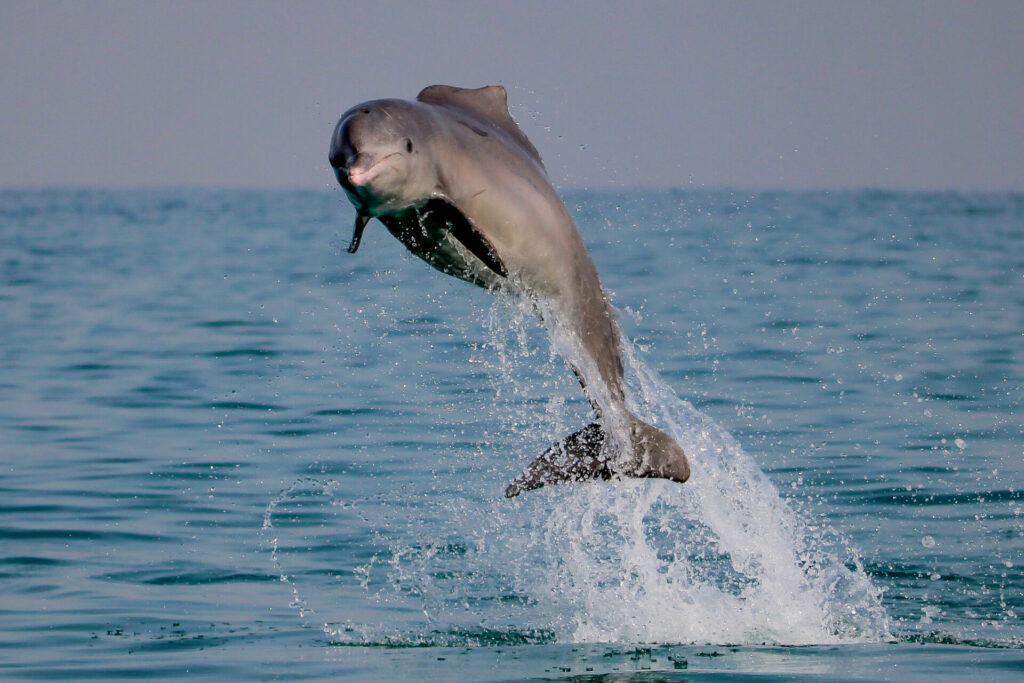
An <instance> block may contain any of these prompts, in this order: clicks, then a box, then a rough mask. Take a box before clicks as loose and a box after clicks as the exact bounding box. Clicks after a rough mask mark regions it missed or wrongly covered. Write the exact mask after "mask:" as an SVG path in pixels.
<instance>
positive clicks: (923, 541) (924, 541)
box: [921, 536, 935, 548]
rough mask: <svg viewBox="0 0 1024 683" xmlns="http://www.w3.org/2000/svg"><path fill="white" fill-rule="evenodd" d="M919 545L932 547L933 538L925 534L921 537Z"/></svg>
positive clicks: (933, 543)
mask: <svg viewBox="0 0 1024 683" xmlns="http://www.w3.org/2000/svg"><path fill="white" fill-rule="evenodd" d="M921 545H923V546H924V547H925V548H934V547H935V538H933V537H932V536H925V537H924V538H922V539H921Z"/></svg>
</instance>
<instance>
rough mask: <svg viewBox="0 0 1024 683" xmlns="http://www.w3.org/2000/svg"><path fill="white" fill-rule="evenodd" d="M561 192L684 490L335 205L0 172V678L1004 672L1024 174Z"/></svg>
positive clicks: (325, 198)
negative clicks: (597, 478)
mask: <svg viewBox="0 0 1024 683" xmlns="http://www.w3.org/2000/svg"><path fill="white" fill-rule="evenodd" d="M565 196H566V201H567V205H568V207H569V209H570V212H571V213H572V214H573V216H574V217H575V219H576V221H577V224H578V225H579V228H580V230H581V232H582V234H583V236H584V239H585V241H586V242H587V244H588V246H589V248H590V250H591V253H592V255H593V257H594V260H595V262H596V264H597V266H598V270H599V272H600V273H601V276H602V280H603V282H604V284H605V286H606V288H607V289H608V290H609V292H610V294H611V296H612V300H613V302H614V304H615V306H616V308H617V310H618V313H619V317H620V322H621V324H622V327H623V330H624V334H625V336H626V337H627V341H626V344H625V346H626V352H627V353H626V356H627V365H628V368H627V382H628V385H629V389H630V403H631V408H632V409H633V410H634V412H636V413H637V414H638V415H640V416H641V417H643V418H644V419H645V420H647V421H649V422H651V423H652V424H655V425H657V426H658V427H660V428H661V429H663V430H665V431H667V432H668V433H670V434H671V435H672V436H673V437H675V438H676V439H677V440H678V441H679V443H680V444H681V445H682V446H683V447H684V448H685V449H686V451H687V453H688V454H689V456H690V458H691V463H692V466H693V476H692V479H691V481H690V482H689V483H687V484H685V485H677V484H673V483H670V482H665V481H621V482H609V483H592V484H580V485H567V486H556V487H550V488H545V489H541V490H538V491H534V492H530V493H528V494H524V495H522V496H520V497H518V498H515V499H511V500H508V499H505V498H504V497H503V496H502V491H503V490H504V487H505V485H506V484H507V483H508V482H509V481H510V480H511V479H512V478H513V477H514V476H515V475H516V474H517V473H518V472H519V471H520V470H521V469H522V468H523V467H525V466H526V465H527V464H529V462H531V461H532V460H533V458H535V457H536V456H537V455H538V454H539V453H540V452H542V451H543V450H544V449H545V448H547V447H548V446H549V445H550V444H551V443H553V442H555V441H557V440H559V439H561V438H563V437H564V436H565V435H567V434H569V433H571V432H573V431H575V430H576V429H579V428H580V427H581V426H583V425H585V424H587V422H589V421H590V420H591V419H592V418H593V416H592V414H591V413H590V406H589V404H588V402H587V401H586V399H585V397H584V396H583V394H582V392H581V390H580V389H579V386H578V385H577V383H576V381H575V379H574V378H573V376H572V373H571V372H570V371H569V370H568V368H567V366H565V364H564V363H563V362H562V360H561V359H560V358H559V356H558V354H557V353H555V349H557V348H558V340H557V339H556V340H554V343H552V340H551V339H549V338H548V336H547V334H546V332H545V331H544V330H543V329H541V328H540V327H539V326H538V325H537V323H536V321H535V319H534V317H533V315H532V313H531V312H530V310H529V309H528V307H525V306H523V305H522V303H521V302H518V301H516V300H515V299H514V298H512V297H510V296H507V295H500V296H497V297H496V296H493V295H492V294H490V293H488V292H486V291H484V290H481V289H478V288H475V287H473V286H472V285H469V284H466V283H463V282H460V281H457V280H454V279H452V278H450V277H445V276H443V275H442V274H440V273H438V272H436V271H433V270H432V269H430V268H429V266H427V265H426V264H424V263H422V262H421V261H419V260H417V259H415V258H413V257H411V256H409V255H407V254H406V253H405V252H404V249H403V247H402V246H401V245H400V244H398V243H397V242H396V241H395V240H393V239H392V238H391V237H390V236H388V235H387V234H386V232H385V231H384V230H382V229H377V230H374V229H373V225H371V226H370V227H369V228H368V231H367V234H366V237H365V239H364V242H363V246H362V248H361V249H360V251H359V253H358V254H356V255H349V254H347V253H344V246H345V244H346V242H347V239H348V236H349V231H350V227H351V221H352V219H353V215H352V211H351V209H350V208H349V206H348V204H347V202H346V201H345V200H344V197H343V196H342V195H341V193H340V191H324V192H297V191H296V192H291V191H279V192H256V191H212V190H211V191H195V190H188V191H171V190H167V191H118V192H106V191H94V190H93V191H89V190H80V191H79V190H45V191H43V190H40V191H6V192H2V193H0V363H2V365H0V368H2V375H0V538H2V539H3V544H2V546H0V588H2V590H0V677H3V678H5V679H14V678H33V679H52V678H74V679H84V678H99V679H108V678H112V677H122V678H124V677H128V678H134V677H171V676H180V675H184V674H185V673H190V674H193V675H195V674H200V675H206V676H208V677H216V678H225V677H226V678H236V679H246V680H251V679H273V678H287V679H308V678H329V679H332V680H352V681H363V680H424V679H426V680H520V679H527V678H545V679H562V678H564V679H572V680H634V679H635V680H651V679H652V678H651V677H654V678H655V679H658V680H664V679H669V680H675V679H678V680H682V679H684V678H686V679H689V678H695V677H702V676H709V677H714V676H719V675H738V674H744V675H750V676H764V677H779V678H783V679H792V678H800V677H809V678H816V677H817V678H820V677H825V678H829V679H833V678H843V677H848V678H859V677H867V678H876V679H877V678H888V679H892V680H908V679H925V678H928V679H933V678H934V677H935V676H937V675H949V676H953V675H961V676H972V675H974V676H982V677H984V678H987V679H1001V678H1003V679H1013V678H1015V677H1019V676H1021V675H1024V623H1022V620H1021V617H1022V612H1024V540H1022V536H1024V420H1022V418H1021V405H1022V402H1024V370H1022V368H1024V336H1022V335H1024V196H1021V195H1015V194H960V193H893V192H877V191H848V192H806V193H767V192H741V191H706V190H697V189H687V190H658V191H654V190H640V191H629V192H625V191H623V192H588V191H570V192H567V193H565ZM379 227H380V226H378V228H379Z"/></svg>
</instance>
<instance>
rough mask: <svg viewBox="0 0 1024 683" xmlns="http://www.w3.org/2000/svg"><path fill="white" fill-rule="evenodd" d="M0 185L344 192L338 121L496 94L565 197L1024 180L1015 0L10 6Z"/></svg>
mask: <svg viewBox="0 0 1024 683" xmlns="http://www.w3.org/2000/svg"><path fill="white" fill-rule="evenodd" d="M0 64H2V65H3V66H2V68H0V103H2V104H0V106H2V116H0V144H2V154H0V187H52V186H74V187H165V186H169V187H253V188H271V187H280V188H320V189H326V188H332V187H334V186H335V180H334V177H333V174H332V172H331V169H330V167H329V165H328V163H327V154H328V147H329V143H330V137H331V132H332V130H333V128H334V125H335V123H336V121H337V119H338V116H339V115H340V114H341V113H342V112H343V111H344V110H346V109H348V108H349V107H351V106H352V105H354V104H357V103H358V102H361V101H365V100H368V99H375V98H380V97H402V98H408V99H412V98H414V97H415V96H416V94H417V93H418V92H419V90H420V89H422V88H423V87H425V86H427V85H431V84H435V83H444V84H449V85H457V86H461V87H479V86H483V85H491V84H498V85H503V86H505V88H506V89H507V90H508V93H509V104H510V110H511V112H512V115H513V117H514V118H515V119H516V120H517V121H518V122H519V124H520V126H521V127H522V128H523V130H524V131H525V132H526V134H527V135H528V136H529V137H530V138H531V140H533V142H534V144H535V146H536V147H537V148H538V149H539V150H540V152H541V155H542V156H543V158H544V161H545V163H546V165H547V168H548V173H549V175H550V176H551V179H552V181H553V182H554V183H555V184H556V186H558V187H586V188H631V187H638V186H648V187H685V186H697V187H733V188H750V189H802V188H819V189H820V188H836V189H838V188H859V187H873V188H892V189H943V190H944V189H953V190H966V191H969V190H1007V189H1011V190H1024V2H1021V1H1020V0H1002V1H1001V0H988V1H984V2H947V1H943V0H927V1H923V2H922V1H912V0H905V1H899V2H897V1H892V0H887V1H884V2H873V1H869V0H859V1H857V2H853V1H849V2H793V1H789V0H780V1H775V2H691V1H686V0H682V1H676V2H644V1H641V0H633V1H632V2H604V1H598V0H595V1H592V2H585V3H583V2H547V1H545V2H532V1H516V2H486V1H480V0H478V1H473V2H460V1H457V0H434V1H431V2H419V1H411V2H404V3H403V2H304V1H291V2H287V3H285V2H188V1H184V2H159V1H158V2H141V1H139V2H111V1H107V0H94V1H90V2H72V1H67V2H49V1H32V2H25V1H22V0H5V1H4V2H2V3H0Z"/></svg>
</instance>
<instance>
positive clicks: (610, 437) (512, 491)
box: [330, 85, 690, 497]
mask: <svg viewBox="0 0 1024 683" xmlns="http://www.w3.org/2000/svg"><path fill="white" fill-rule="evenodd" d="M506 97H507V96H506V93H505V89H504V88H503V87H501V86H496V85H492V86H487V87H483V88H477V89H464V88H454V87H451V86H447V85H432V86H430V87H428V88H425V89H424V90H423V91H421V92H420V94H419V95H418V96H417V97H416V100H415V101H407V100H398V99H382V100H373V101H370V102H364V103H363V104H359V105H356V106H355V107H353V108H351V109H349V110H348V111H347V112H345V113H344V114H343V115H342V117H341V119H340V120H339V121H338V125H337V127H336V128H335V129H334V135H333V137H332V139H331V151H330V163H331V166H332V167H333V168H334V173H335V175H336V176H337V178H338V182H339V183H340V184H341V186H342V188H344V190H345V193H346V194H347V195H348V198H349V200H350V201H351V202H352V204H353V206H354V207H355V209H356V214H357V216H356V222H355V229H354V232H353V235H352V242H351V244H350V245H349V248H348V250H349V252H352V253H354V252H355V251H356V249H357V248H358V247H359V242H360V239H361V238H362V234H363V229H364V228H365V227H366V224H367V222H368V221H369V220H370V219H371V218H376V219H378V220H379V221H380V222H381V223H383V224H384V226H385V227H386V228H387V229H388V231H389V232H390V233H391V234H392V235H394V236H395V237H396V238H398V240H399V241H400V242H402V244H404V245H405V246H406V247H407V248H408V249H409V250H410V251H411V252H412V253H414V254H415V255H416V256H418V257H420V258H422V259H423V260H424V261H426V262H427V263H429V264H430V265H432V266H434V267H435V268H437V269H438V270H440V271H441V272H443V273H447V274H448V275H453V276H455V277H457V278H460V279H463V280H466V281H469V282H472V283H474V284H477V285H480V286H481V287H486V288H488V289H495V288H508V289H511V290H512V291H514V292H516V293H517V294H519V295H520V296H522V297H524V298H526V299H527V300H529V301H531V302H532V303H533V305H534V309H535V310H536V312H537V314H538V315H539V316H540V319H541V321H542V323H543V324H544V325H545V326H547V327H548V328H549V329H550V330H552V331H553V332H555V336H557V337H558V338H559V339H561V340H565V339H567V340H569V342H568V344H567V345H566V344H562V345H561V346H568V348H561V346H559V347H558V350H559V352H561V353H562V355H563V356H566V360H567V362H568V363H569V365H570V366H571V367H572V369H573V371H574V372H575V373H576V377H577V379H579V381H580V384H581V385H582V386H583V389H584V391H585V392H586V394H587V397H588V398H589V399H590V402H591V405H592V406H593V407H594V410H595V412H596V414H597V421H596V422H594V423H593V424H590V425H588V426H587V427H584V428H583V429H581V430H579V431H578V432H576V433H574V434H571V435H570V436H568V437H566V438H565V439H563V440H562V441H561V442H559V443H557V444H554V445H553V446H551V448H549V449H548V450H547V451H545V452H544V453H543V454H541V455H540V457H538V458H537V459H536V460H534V461H533V463H531V464H530V465H529V466H528V467H527V468H526V469H525V470H524V471H523V472H522V473H521V474H520V475H519V476H518V477H516V478H515V480H513V482H512V483H511V484H510V485H509V486H508V488H507V489H506V490H505V495H506V496H508V497H512V496H515V495H518V494H519V493H521V492H523V491H528V490H531V489H536V488H540V487H541V486H544V485H547V484H555V483H559V482H569V481H585V480H591V479H612V478H621V477H660V478H664V479H670V480H672V481H677V482H680V483H682V482H685V481H686V480H687V479H688V478H689V476H690V466H689V463H688V462H687V460H686V455H685V454H684V453H683V449H682V448H680V447H679V445H678V444H677V443H676V442H675V441H674V440H673V439H672V437H670V436H669V435H668V434H666V433H665V432H663V431H661V430H660V429H657V428H656V427H653V426H651V425H649V424H647V423H645V422H643V421H641V420H640V419H638V418H637V417H636V416H635V415H633V414H632V413H631V412H630V411H629V410H628V409H627V408H626V401H625V387H624V379H623V354H622V348H621V346H620V332H619V327H618V322H617V321H616V318H615V314H614V312H613V311H612V308H611V306H610V304H609V302H608V300H607V297H606V295H605V292H604V290H603V289H602V287H601V282H600V280H599V279H598V276H597V268H596V267H595V266H594V262H593V261H592V260H591V258H590V254H589V253H588V252H587V249H586V247H585V246H584V244H583V239H582V238H581V237H580V234H579V232H578V231H577V230H576V226H575V225H574V224H573V221H572V218H570V216H569V212H568V211H567V210H566V208H565V204H564V203H563V202H562V200H561V198H559V196H558V193H557V192H556V191H555V189H554V188H553V187H552V186H551V182H550V181H549V180H548V177H547V172H546V171H545V169H544V164H543V163H542V162H541V159H540V155H539V154H538V153H537V150H536V148H534V146H533V145H532V144H531V143H530V141H529V140H528V139H527V138H526V135H524V134H523V132H522V131H521V130H520V129H519V127H518V126H517V125H516V123H515V121H513V120H512V116H511V115H510V114H509V112H508V105H507V99H506Z"/></svg>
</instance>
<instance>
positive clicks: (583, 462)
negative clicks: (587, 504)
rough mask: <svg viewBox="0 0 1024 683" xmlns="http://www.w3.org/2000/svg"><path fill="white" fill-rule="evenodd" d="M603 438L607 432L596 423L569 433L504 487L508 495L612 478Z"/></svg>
mask: <svg viewBox="0 0 1024 683" xmlns="http://www.w3.org/2000/svg"><path fill="white" fill-rule="evenodd" d="M604 441H605V435H604V432H603V431H602V430H601V425H599V424H598V423H596V422H594V423H591V424H589V425H587V426H586V427H584V428H583V429H581V430H579V431H578V432H575V433H573V434H570V435H569V436H567V437H566V438H565V439H563V440H562V441H560V442H559V443H556V444H555V445H554V446H552V447H551V448H549V449H547V450H546V451H544V452H543V453H542V454H541V455H540V457H538V458H537V459H536V460H534V461H533V462H532V463H530V465H529V467H527V468H526V469H525V470H523V472H522V473H521V474H520V475H519V476H518V477H516V478H515V479H514V480H513V481H512V483H511V484H509V485H508V488H506V489H505V497H506V498H513V497H515V496H518V495H519V494H520V493H523V492H524V491H532V490H533V489H539V488H540V487H542V486H547V485H550V484H559V483H562V482H567V481H569V482H571V481H590V480H593V479H611V478H612V475H613V473H612V470H611V468H610V467H609V466H608V460H607V458H606V456H605V454H604V453H603V450H604Z"/></svg>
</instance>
